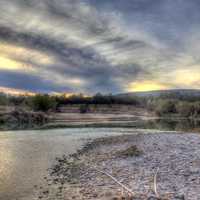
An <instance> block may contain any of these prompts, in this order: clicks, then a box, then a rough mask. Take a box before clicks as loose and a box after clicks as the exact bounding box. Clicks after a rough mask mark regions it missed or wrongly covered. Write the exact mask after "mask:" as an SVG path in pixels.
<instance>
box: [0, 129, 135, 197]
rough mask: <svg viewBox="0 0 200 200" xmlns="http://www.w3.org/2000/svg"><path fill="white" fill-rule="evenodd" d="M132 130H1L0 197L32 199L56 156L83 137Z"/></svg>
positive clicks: (80, 143)
mask: <svg viewBox="0 0 200 200" xmlns="http://www.w3.org/2000/svg"><path fill="white" fill-rule="evenodd" d="M130 131H131V129H119V128H84V129H59V130H58V129H57V130H43V131H38V130H37V131H7V132H0V200H31V199H32V195H33V193H34V185H38V184H40V183H41V182H42V180H43V177H44V176H45V174H46V173H47V169H48V168H49V167H50V166H51V164H52V163H53V162H54V161H55V157H57V156H61V155H63V154H70V153H73V152H75V150H76V149H77V148H80V147H81V145H82V144H83V142H84V139H87V138H95V137H101V136H105V135H118V134H123V133H127V132H130Z"/></svg>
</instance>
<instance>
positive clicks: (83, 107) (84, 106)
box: [79, 104, 89, 114]
mask: <svg viewBox="0 0 200 200" xmlns="http://www.w3.org/2000/svg"><path fill="white" fill-rule="evenodd" d="M79 109H80V113H82V114H84V113H87V112H88V111H89V105H88V104H82V105H80V108H79Z"/></svg>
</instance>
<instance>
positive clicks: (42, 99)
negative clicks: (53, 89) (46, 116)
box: [31, 94, 57, 112]
mask: <svg viewBox="0 0 200 200" xmlns="http://www.w3.org/2000/svg"><path fill="white" fill-rule="evenodd" d="M56 104H57V103H56V100H55V98H54V97H51V96H49V95H41V94H38V95H35V96H34V97H32V101H31V106H32V108H33V110H35V111H43V112H46V111H48V110H50V109H52V110H53V109H55V108H56Z"/></svg>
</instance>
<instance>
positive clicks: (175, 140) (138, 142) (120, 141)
mask: <svg viewBox="0 0 200 200" xmlns="http://www.w3.org/2000/svg"><path fill="white" fill-rule="evenodd" d="M133 132H134V134H133V133H132V134H131V135H123V136H114V137H113V136H112V137H106V138H101V139H95V140H93V141H89V142H88V143H87V145H85V146H84V147H83V148H82V149H81V150H79V151H78V152H77V153H75V154H73V155H71V156H65V155H64V156H63V157H61V158H57V161H56V163H55V165H54V166H52V168H51V169H50V170H49V177H45V179H46V181H47V185H46V186H45V187H43V188H40V190H38V198H39V199H62V200H68V199H77V200H80V199H83V200H84V199H85V200H86V199H87V200H88V199H93V200H94V199H98V200H114V199H116V200H117V199H119V200H120V199H137V200H140V199H141V200H143V199H145V200H146V199H149V200H150V199H170V200H175V199H176V200H177V199H179V200H180V199H182V200H183V199H189V200H196V199H200V187H199V185H200V179H199V177H200V169H199V165H200V156H199V155H200V150H199V145H200V136H199V135H198V134H186V133H185V134H181V133H174V132H173V133H172V132H160V133H151V134H145V133H146V131H137V130H135V131H133ZM110 175H111V176H112V178H111V177H110ZM113 179H114V180H113ZM115 179H116V180H117V181H119V182H120V184H122V185H120V184H119V183H117V181H116V180H115ZM124 186H126V187H127V188H126V189H123V187H124ZM127 189H128V190H129V192H127ZM130 191H131V192H130ZM131 193H132V194H131ZM128 196H129V197H128ZM158 197H159V198H158Z"/></svg>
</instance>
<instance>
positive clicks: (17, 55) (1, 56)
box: [0, 43, 54, 70]
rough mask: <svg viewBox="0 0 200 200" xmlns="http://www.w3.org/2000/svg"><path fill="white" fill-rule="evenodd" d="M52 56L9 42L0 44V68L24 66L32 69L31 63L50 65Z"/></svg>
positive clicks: (21, 67)
mask: <svg viewBox="0 0 200 200" xmlns="http://www.w3.org/2000/svg"><path fill="white" fill-rule="evenodd" d="M53 63H54V58H53V57H51V56H49V55H48V54H46V53H43V52H40V51H37V50H34V49H29V48H25V47H21V46H17V45H12V44H9V43H1V44H0V69H3V70H19V69H24V68H25V67H26V68H27V69H29V70H31V69H32V70H33V66H32V65H33V64H36V65H50V64H53Z"/></svg>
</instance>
